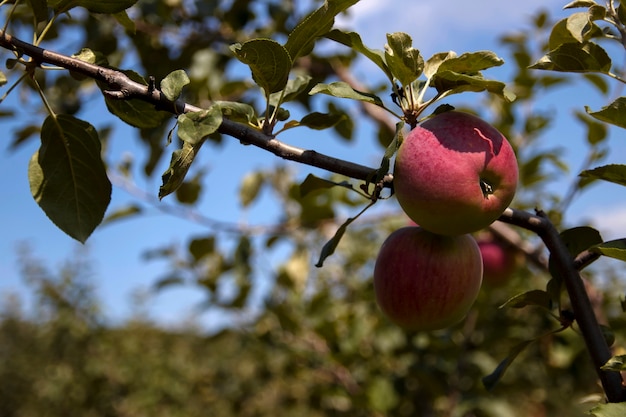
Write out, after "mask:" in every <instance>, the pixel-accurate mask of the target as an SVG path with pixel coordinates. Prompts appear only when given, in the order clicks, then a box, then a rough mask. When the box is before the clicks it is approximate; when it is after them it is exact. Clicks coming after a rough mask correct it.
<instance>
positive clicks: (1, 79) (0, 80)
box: [0, 71, 8, 87]
mask: <svg viewBox="0 0 626 417" xmlns="http://www.w3.org/2000/svg"><path fill="white" fill-rule="evenodd" d="M7 82H8V80H7V76H6V75H5V74H4V72H2V71H0V87H2V86H3V85H5V84H6V83H7Z"/></svg>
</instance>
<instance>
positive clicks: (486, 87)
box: [431, 69, 515, 101]
mask: <svg viewBox="0 0 626 417" xmlns="http://www.w3.org/2000/svg"><path fill="white" fill-rule="evenodd" d="M431 85H432V86H433V87H435V88H436V89H437V91H438V92H439V93H440V94H441V93H444V92H445V93H446V95H452V94H458V93H462V92H466V91H473V92H481V91H488V92H490V93H492V94H496V95H498V96H500V97H502V98H504V99H505V100H507V101H513V100H514V98H515V95H514V94H513V93H511V92H510V91H508V90H507V89H506V85H505V84H504V83H502V82H500V81H493V80H486V79H484V78H483V77H482V76H480V75H466V74H459V73H457V72H453V71H441V69H440V70H439V71H437V73H436V74H435V75H434V76H433V79H432V81H431Z"/></svg>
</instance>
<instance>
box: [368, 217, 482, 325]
mask: <svg viewBox="0 0 626 417" xmlns="http://www.w3.org/2000/svg"><path fill="white" fill-rule="evenodd" d="M482 273H483V264H482V260H481V257H480V250H479V249H478V245H477V243H476V241H475V240H474V238H473V237H472V236H471V235H468V234H466V235H458V236H442V235H437V234H434V233H431V232H429V231H427V230H425V229H423V228H421V227H412V226H407V227H403V228H401V229H398V230H396V231H394V232H393V233H391V234H390V235H389V237H387V239H386V240H385V242H384V243H383V245H382V246H381V248H380V251H379V253H378V257H377V258H376V264H375V267H374V292H375V295H376V302H377V304H378V306H379V307H380V309H381V310H382V312H383V313H384V314H385V315H386V316H387V317H388V318H389V320H390V321H392V322H393V323H395V324H397V325H398V326H400V327H402V328H404V329H407V330H436V329H442V328H445V327H449V326H451V325H453V324H455V323H457V322H459V321H460V320H461V319H463V317H465V315H466V314H467V312H468V311H469V309H470V307H471V306H472V304H473V303H474V301H475V300H476V297H477V296H478V292H479V290H480V286H481V281H482Z"/></svg>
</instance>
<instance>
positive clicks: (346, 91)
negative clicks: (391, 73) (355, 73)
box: [309, 81, 384, 107]
mask: <svg viewBox="0 0 626 417" xmlns="http://www.w3.org/2000/svg"><path fill="white" fill-rule="evenodd" d="M309 94H311V95H313V94H328V95H329V96H333V97H338V98H350V99H353V100H359V101H363V102H366V103H372V104H376V105H377V106H381V107H384V105H383V101H382V100H381V99H380V98H379V97H378V96H376V95H374V94H371V93H364V92H362V91H358V90H355V89H354V88H352V87H351V86H350V85H349V84H348V83H346V82H343V81H336V82H334V83H330V84H317V85H316V86H315V87H313V88H312V89H311V91H310V92H309Z"/></svg>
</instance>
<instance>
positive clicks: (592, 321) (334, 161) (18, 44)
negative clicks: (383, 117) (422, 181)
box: [0, 30, 626, 402]
mask: <svg viewBox="0 0 626 417" xmlns="http://www.w3.org/2000/svg"><path fill="white" fill-rule="evenodd" d="M0 46H1V47H3V48H5V49H8V50H11V51H14V52H16V53H17V54H18V55H20V56H21V55H27V56H30V57H31V58H32V60H33V61H34V62H35V63H37V64H42V63H48V64H52V65H56V66H59V67H62V68H65V69H68V70H70V71H74V72H77V73H80V74H82V75H85V76H87V77H89V78H92V79H94V80H97V81H101V82H103V83H105V84H106V85H108V86H109V87H110V90H108V91H104V94H107V95H109V96H110V97H117V98H120V99H130V98H136V99H140V100H144V101H146V102H149V103H152V104H154V105H155V106H156V107H157V108H159V109H162V110H166V111H169V112H171V113H172V114H175V115H177V114H181V113H186V112H194V111H200V110H202V109H200V108H198V107H196V106H193V105H191V104H188V103H185V102H183V101H180V100H178V101H175V102H172V101H169V100H168V99H167V98H166V97H165V96H164V95H163V94H162V93H161V92H160V91H159V90H158V89H155V88H151V87H150V86H147V85H144V84H141V83H137V82H135V81H132V80H131V79H130V78H128V77H127V76H126V75H125V74H124V73H122V72H120V71H117V70H114V69H111V68H105V67H101V66H98V65H94V64H90V63H88V62H84V61H81V60H79V59H76V58H72V57H69V56H66V55H62V54H58V53H56V52H52V51H49V50H46V49H42V48H39V47H36V46H34V45H31V44H29V43H27V42H24V41H21V40H19V39H17V38H15V37H13V36H11V35H9V34H7V33H5V32H4V31H2V30H0ZM218 130H219V132H220V133H223V134H225V135H229V136H232V137H234V138H237V139H239V140H240V141H241V142H243V143H246V144H251V145H254V146H257V147H259V148H262V149H265V150H267V151H269V152H271V153H273V154H274V155H276V156H279V157H281V158H284V159H288V160H292V161H296V162H300V163H303V164H306V165H310V166H315V167H318V168H321V169H324V170H327V171H330V172H334V173H337V174H341V175H345V176H347V177H350V178H355V179H359V180H363V181H368V180H370V179H371V178H373V176H374V174H375V173H376V171H377V170H376V169H373V168H370V167H367V166H363V165H359V164H355V163H352V162H348V161H345V160H341V159H338V158H334V157H331V156H328V155H324V154H321V153H319V152H316V151H314V150H306V149H301V148H298V147H295V146H291V145H288V144H286V143H283V142H280V141H278V140H276V139H275V138H274V137H272V136H268V135H265V134H263V133H262V132H260V131H258V130H255V129H253V128H252V127H250V126H247V125H244V124H241V123H236V122H233V121H230V120H228V119H224V120H223V122H222V124H221V126H220V128H219V129H218ZM392 180H393V177H392V175H391V174H387V175H386V176H385V177H384V178H383V181H382V185H383V186H387V187H390V186H391V183H392ZM499 220H501V221H503V222H505V223H509V224H512V225H516V226H519V227H522V228H525V229H528V230H530V231H533V232H535V233H537V235H539V236H540V237H541V239H542V240H543V242H544V243H545V245H546V247H547V248H548V250H549V251H550V253H551V255H552V258H553V260H554V264H555V266H556V268H557V272H558V274H559V275H560V276H561V277H563V281H564V282H565V286H566V288H567V291H568V294H569V297H570V300H571V303H572V308H573V310H574V314H575V317H576V321H577V322H578V325H579V327H580V331H581V333H582V335H583V338H584V340H585V343H586V345H587V349H588V350H589V353H590V355H591V357H592V360H593V363H594V365H595V368H596V371H597V373H598V376H599V378H600V381H601V382H602V386H603V388H604V391H605V393H606V396H607V398H608V400H609V401H611V402H620V401H626V394H625V392H624V388H623V387H622V379H621V376H620V374H619V373H616V372H607V371H603V370H601V369H600V367H601V366H602V365H604V364H605V363H606V361H607V360H608V359H609V358H610V357H611V353H610V350H609V347H608V346H607V343H606V341H605V339H604V337H603V335H602V332H601V329H600V327H599V325H598V322H597V319H596V316H595V315H594V313H593V310H592V307H591V303H590V301H589V297H588V295H587V293H586V292H585V287H584V284H583V281H582V280H581V278H580V275H579V274H578V271H577V270H576V267H575V264H574V261H573V259H572V257H571V256H570V254H569V253H568V251H567V248H566V246H565V245H564V243H563V242H562V240H561V239H560V236H559V234H558V232H557V230H556V229H555V227H554V225H553V224H552V223H551V222H550V221H549V220H548V219H547V218H546V217H545V215H543V213H538V214H536V215H533V214H530V213H527V212H524V211H521V210H515V209H511V208H509V209H507V210H506V211H505V212H504V213H503V214H502V216H501V217H500V219H499Z"/></svg>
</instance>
